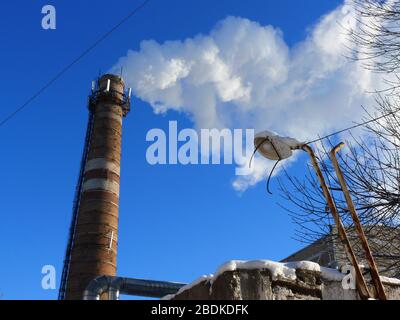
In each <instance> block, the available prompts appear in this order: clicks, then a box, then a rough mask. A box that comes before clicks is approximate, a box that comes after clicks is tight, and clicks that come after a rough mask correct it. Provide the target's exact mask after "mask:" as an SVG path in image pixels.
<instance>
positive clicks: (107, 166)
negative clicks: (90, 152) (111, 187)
mask: <svg viewBox="0 0 400 320" xmlns="http://www.w3.org/2000/svg"><path fill="white" fill-rule="evenodd" d="M97 169H103V170H108V171H111V172H113V173H115V174H117V175H120V173H121V168H120V166H119V165H118V164H117V163H115V162H111V161H109V160H107V159H105V158H97V159H92V160H89V161H88V162H87V164H86V167H85V173H86V172H88V171H91V170H97Z"/></svg>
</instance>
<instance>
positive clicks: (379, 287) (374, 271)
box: [330, 142, 387, 300]
mask: <svg viewBox="0 0 400 320" xmlns="http://www.w3.org/2000/svg"><path fill="white" fill-rule="evenodd" d="M344 146H345V144H344V143H343V142H342V143H340V144H338V145H337V146H336V147H334V148H333V149H332V151H331V152H330V158H331V161H332V164H333V167H334V169H335V171H336V175H337V177H338V179H339V183H340V186H341V187H342V192H343V194H344V198H345V199H346V203H347V207H348V209H349V211H350V214H351V217H352V219H353V222H354V226H355V228H356V231H357V234H358V237H359V238H360V241H361V245H362V247H363V249H364V251H365V255H366V258H367V261H368V264H369V266H370V270H371V277H372V281H373V283H374V287H375V289H376V293H377V295H378V298H379V299H381V300H387V297H386V293H385V288H384V287H383V284H382V281H381V278H380V276H379V271H378V268H377V266H376V263H375V259H374V257H373V256H372V252H371V249H370V247H369V244H368V240H367V238H366V237H365V233H364V230H363V227H362V225H361V222H360V219H359V218H358V215H357V211H356V208H355V206H354V203H353V200H352V199H351V195H350V192H349V189H348V187H347V183H346V180H345V178H344V175H343V172H342V170H341V169H340V166H339V162H338V160H337V157H336V154H337V153H338V152H339V150H340V149H342V148H343V147H344Z"/></svg>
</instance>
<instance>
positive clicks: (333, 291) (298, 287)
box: [166, 263, 400, 300]
mask: <svg viewBox="0 0 400 320" xmlns="http://www.w3.org/2000/svg"><path fill="white" fill-rule="evenodd" d="M274 264H275V265H277V266H278V267H279V268H281V267H282V268H284V272H276V270H274V269H271V268H270V267H268V268H265V267H260V268H255V264H253V265H252V266H251V268H248V269H246V266H245V265H241V266H240V265H239V267H236V268H231V269H233V270H227V271H223V270H222V271H221V270H220V271H218V272H217V274H216V275H215V276H208V277H203V278H200V279H199V280H197V281H196V282H194V283H193V284H191V285H188V286H186V287H184V288H182V289H181V290H180V291H179V292H178V294H176V295H174V296H169V297H166V299H171V300H358V299H359V298H358V295H357V293H356V291H355V290H345V289H343V286H342V278H343V276H344V275H342V274H340V273H339V272H338V271H336V270H334V269H325V268H322V269H321V268H319V266H318V265H317V264H311V263H305V264H304V263H298V266H296V264H292V265H288V264H279V263H274ZM268 265H271V264H268ZM291 266H293V267H291ZM285 268H286V269H285ZM222 269H224V268H222ZM386 282H387V283H385V289H386V293H387V295H388V298H389V299H391V300H399V299H400V281H399V280H396V279H387V280H386ZM389 282H390V283H389ZM371 288H372V287H371Z"/></svg>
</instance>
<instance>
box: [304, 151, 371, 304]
mask: <svg viewBox="0 0 400 320" xmlns="http://www.w3.org/2000/svg"><path fill="white" fill-rule="evenodd" d="M301 148H302V150H304V151H305V152H307V153H308V155H309V156H310V158H311V163H312V166H313V168H314V170H315V172H316V174H317V177H318V179H319V182H320V184H321V188H322V191H323V193H324V196H325V199H326V201H327V203H328V206H329V209H330V211H331V213H332V216H333V219H334V220H335V224H336V226H337V228H338V233H339V238H340V240H341V241H342V243H343V245H344V246H345V248H346V249H347V253H348V254H349V258H350V261H351V262H352V264H353V266H354V269H355V272H356V288H357V291H358V293H359V295H360V298H361V299H363V300H367V299H369V298H371V293H370V292H369V290H368V287H367V283H366V281H365V279H364V276H363V274H362V272H361V269H360V266H359V264H358V261H357V258H356V255H355V254H354V251H353V248H352V247H351V244H350V241H349V238H348V237H347V233H346V229H345V228H344V226H343V223H342V220H341V219H340V216H339V214H338V211H337V208H336V205H335V202H334V201H333V198H332V195H331V193H330V192H329V189H328V187H327V185H326V182H325V178H324V175H323V174H322V171H321V168H320V167H319V165H318V161H317V158H316V156H315V154H314V151H313V150H312V148H311V147H310V146H308V145H303V146H302V147H301Z"/></svg>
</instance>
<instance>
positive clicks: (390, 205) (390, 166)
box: [279, 0, 400, 277]
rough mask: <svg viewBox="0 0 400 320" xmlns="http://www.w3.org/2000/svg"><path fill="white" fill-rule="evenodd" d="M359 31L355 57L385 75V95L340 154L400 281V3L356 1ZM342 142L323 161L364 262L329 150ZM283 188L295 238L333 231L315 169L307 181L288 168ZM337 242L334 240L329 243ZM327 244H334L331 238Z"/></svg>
mask: <svg viewBox="0 0 400 320" xmlns="http://www.w3.org/2000/svg"><path fill="white" fill-rule="evenodd" d="M355 8H356V10H355V12H356V16H357V17H356V18H357V19H358V22H359V27H358V28H357V29H356V30H349V36H350V37H351V39H352V41H353V42H355V43H356V44H357V48H358V49H357V51H356V52H353V54H352V56H353V57H356V58H357V59H359V60H361V61H362V63H363V65H364V66H365V68H368V69H370V70H373V71H375V72H381V73H384V74H386V75H387V80H386V83H387V88H388V89H387V90H384V92H379V94H378V98H377V99H376V109H375V112H374V113H368V112H367V111H365V112H366V116H365V119H364V120H365V122H367V121H368V120H373V119H376V118H377V117H382V116H383V117H382V118H381V119H380V120H379V121H373V122H369V123H368V124H366V125H365V126H364V128H363V131H364V132H363V133H364V134H363V135H360V136H361V138H360V137H356V136H351V138H350V139H348V141H346V144H347V146H348V147H349V149H348V152H346V153H340V154H339V155H338V157H339V161H340V164H341V167H342V170H343V172H344V175H345V178H346V180H347V183H348V185H349V189H350V192H351V195H352V198H353V201H354V203H355V205H356V208H357V212H358V215H359V217H360V220H361V222H362V224H363V225H364V229H365V232H366V235H367V238H368V239H369V241H370V245H371V248H372V251H373V254H374V255H375V257H376V260H377V263H378V266H379V267H380V269H381V271H385V273H386V274H389V275H391V276H397V277H400V193H399V192H400V112H397V111H400V104H399V101H400V100H399V94H400V93H399V92H398V89H399V88H400V79H399V77H398V73H399V71H400V0H397V1H381V0H355ZM334 142H336V141H332V140H325V143H324V145H323V146H322V148H320V150H319V151H318V158H319V160H320V164H321V167H322V170H323V173H324V175H325V177H326V180H327V182H328V184H329V187H330V190H331V192H332V195H333V197H334V200H335V203H336V206H337V208H338V211H339V213H340V215H341V217H342V219H343V221H344V223H345V226H346V229H347V231H348V232H349V234H350V236H351V237H352V242H353V243H354V247H355V249H356V252H357V253H358V254H359V258H360V259H362V257H363V255H362V250H361V248H360V244H359V243H358V241H357V238H356V237H355V236H354V235H355V232H354V228H353V225H352V220H351V218H350V214H349V212H348V209H347V205H346V202H345V200H344V198H343V194H342V192H341V188H340V185H339V182H338V180H337V177H336V175H335V172H334V169H333V167H332V165H331V163H330V161H329V157H328V153H329V151H330V149H331V148H332V147H333V143H334ZM279 183H280V190H281V191H282V194H283V198H284V199H285V200H288V202H287V201H286V203H287V204H289V206H288V205H285V206H284V207H285V209H287V210H288V211H289V212H290V215H291V217H292V219H293V221H294V222H295V223H296V224H297V226H298V228H297V231H296V234H295V238H296V239H298V240H300V241H303V242H307V243H309V242H313V241H315V240H317V239H321V238H323V237H324V236H326V235H327V234H332V226H333V225H334V221H333V219H332V217H331V213H330V211H329V209H328V208H327V205H326V200H325V198H324V196H323V193H322V190H321V188H320V185H319V181H318V180H317V178H316V176H315V172H314V171H313V170H312V168H311V167H308V172H307V173H306V174H305V178H304V175H303V176H302V177H300V178H299V177H297V176H293V175H292V174H289V173H288V172H286V171H285V175H284V176H283V177H282V178H280V179H279ZM326 239H333V238H326ZM327 241H328V240H327Z"/></svg>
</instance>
